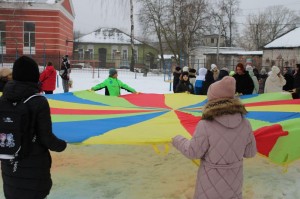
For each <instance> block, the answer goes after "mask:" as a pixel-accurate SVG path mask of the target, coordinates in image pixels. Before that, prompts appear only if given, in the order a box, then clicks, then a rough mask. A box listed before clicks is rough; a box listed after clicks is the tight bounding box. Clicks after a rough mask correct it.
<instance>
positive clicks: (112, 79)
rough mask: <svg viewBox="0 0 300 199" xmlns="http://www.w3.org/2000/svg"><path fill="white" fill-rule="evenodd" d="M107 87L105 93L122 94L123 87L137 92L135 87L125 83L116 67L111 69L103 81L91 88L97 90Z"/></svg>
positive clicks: (111, 94)
mask: <svg viewBox="0 0 300 199" xmlns="http://www.w3.org/2000/svg"><path fill="white" fill-rule="evenodd" d="M103 88H105V95H109V96H120V95H121V89H125V90H127V91H128V92H131V93H137V92H136V91H135V90H134V89H133V88H131V87H130V86H128V85H127V84H124V83H123V82H122V81H120V80H119V79H118V72H117V70H116V69H115V68H111V69H109V77H108V78H107V79H106V80H104V81H103V82H102V83H100V84H97V85H96V86H93V87H92V88H91V90H92V91H97V90H101V89H103Z"/></svg>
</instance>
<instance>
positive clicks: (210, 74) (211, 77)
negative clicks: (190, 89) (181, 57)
mask: <svg viewBox="0 0 300 199" xmlns="http://www.w3.org/2000/svg"><path fill="white" fill-rule="evenodd" d="M214 82H215V79H214V74H213V72H212V71H210V70H207V73H206V75H205V81H204V82H203V87H202V93H203V94H202V95H207V91H208V88H209V86H210V85H211V84H212V83H214Z"/></svg>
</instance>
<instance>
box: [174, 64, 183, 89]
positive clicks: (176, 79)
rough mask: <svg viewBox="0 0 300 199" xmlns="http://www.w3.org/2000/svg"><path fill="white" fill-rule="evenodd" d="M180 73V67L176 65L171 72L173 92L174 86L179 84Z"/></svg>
mask: <svg viewBox="0 0 300 199" xmlns="http://www.w3.org/2000/svg"><path fill="white" fill-rule="evenodd" d="M180 75H181V68H180V67H179V66H177V67H176V68H175V70H174V72H173V92H174V93H175V91H176V87H177V85H178V84H179V81H180Z"/></svg>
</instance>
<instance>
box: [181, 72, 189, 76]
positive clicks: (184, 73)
mask: <svg viewBox="0 0 300 199" xmlns="http://www.w3.org/2000/svg"><path fill="white" fill-rule="evenodd" d="M181 75H182V77H183V76H185V75H186V76H189V72H187V71H184V72H182V73H181Z"/></svg>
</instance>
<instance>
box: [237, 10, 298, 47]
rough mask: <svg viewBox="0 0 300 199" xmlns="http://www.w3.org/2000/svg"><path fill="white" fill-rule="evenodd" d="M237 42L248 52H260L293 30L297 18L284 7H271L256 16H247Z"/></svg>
mask: <svg viewBox="0 0 300 199" xmlns="http://www.w3.org/2000/svg"><path fill="white" fill-rule="evenodd" d="M246 23H247V24H246V27H245V30H244V31H243V35H242V37H241V38H240V40H239V43H240V45H241V46H243V47H245V48H246V49H249V50H261V49H263V47H264V46H265V45H266V44H268V43H269V42H271V41H273V40H274V39H276V38H278V37H279V36H281V35H282V34H285V33H286V32H288V31H290V30H292V29H294V28H295V27H296V25H297V23H299V16H298V15H296V14H295V13H294V12H293V11H291V10H289V9H288V8H286V7H281V6H272V7H269V8H267V9H266V10H265V11H264V12H261V13H258V14H257V15H249V16H248V19H247V22H246Z"/></svg>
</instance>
